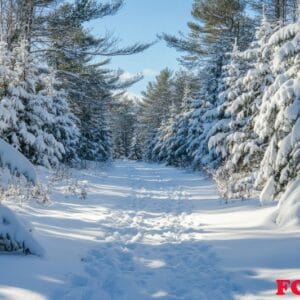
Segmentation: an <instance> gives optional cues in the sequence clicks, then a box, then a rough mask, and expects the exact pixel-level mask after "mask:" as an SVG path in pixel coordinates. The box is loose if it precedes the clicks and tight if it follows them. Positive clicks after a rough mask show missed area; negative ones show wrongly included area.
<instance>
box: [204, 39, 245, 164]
mask: <svg viewBox="0 0 300 300" xmlns="http://www.w3.org/2000/svg"><path fill="white" fill-rule="evenodd" d="M243 72H244V70H243V66H242V60H241V58H240V51H239V50H238V46H237V42H235V44H234V46H233V49H232V52H231V54H230V60H229V64H228V65H225V66H224V67H223V76H222V77H223V79H222V80H223V82H222V85H220V88H221V89H222V91H220V93H219V96H218V106H217V107H216V110H217V118H218V120H217V121H216V122H215V123H214V125H213V126H212V127H211V128H210V130H209V131H208V132H207V135H206V140H207V143H208V150H209V154H210V158H211V159H210V160H211V161H210V162H209V164H212V165H213V167H216V166H219V165H220V164H221V163H223V162H224V161H225V160H226V158H227V156H228V154H229V153H228V148H227V142H226V138H227V136H228V134H229V133H230V130H231V128H232V127H233V126H234V124H232V116H231V114H230V112H229V111H228V110H227V107H228V106H230V105H231V103H232V102H233V101H234V100H235V99H236V98H237V97H239V96H240V95H241V94H242V93H243V88H244V86H243V82H242V80H241V77H242V75H243Z"/></svg>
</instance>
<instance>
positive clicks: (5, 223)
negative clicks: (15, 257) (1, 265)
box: [0, 204, 43, 255]
mask: <svg viewBox="0 0 300 300" xmlns="http://www.w3.org/2000/svg"><path fill="white" fill-rule="evenodd" d="M25 228H26V227H25V226H24V225H23V224H22V223H21V222H20V221H19V220H18V219H17V218H16V216H15V215H14V213H13V212H12V211H11V210H10V209H9V208H7V207H5V206H3V205H1V204H0V251H3V250H4V251H23V252H24V253H25V254H36V255H42V254H43V249H42V248H41V247H40V246H39V245H38V244H37V243H36V241H35V240H34V238H33V237H32V234H31V233H30V231H31V230H30V229H25Z"/></svg>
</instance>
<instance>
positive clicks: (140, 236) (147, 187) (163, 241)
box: [58, 162, 233, 300]
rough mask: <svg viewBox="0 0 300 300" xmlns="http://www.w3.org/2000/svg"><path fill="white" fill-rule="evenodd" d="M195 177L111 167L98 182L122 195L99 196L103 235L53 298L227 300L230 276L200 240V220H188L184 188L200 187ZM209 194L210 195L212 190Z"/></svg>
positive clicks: (159, 170)
mask: <svg viewBox="0 0 300 300" xmlns="http://www.w3.org/2000/svg"><path fill="white" fill-rule="evenodd" d="M174 172H175V174H176V173H177V175H178V176H174ZM179 175H180V176H179ZM112 179H113V180H112ZM197 179H198V180H197ZM189 180H191V182H192V185H191V183H189ZM202 181H203V178H197V177H196V178H195V176H191V175H188V174H186V176H185V178H184V180H183V178H182V172H177V171H175V170H174V169H168V168H165V167H161V166H153V165H145V164H136V163H132V162H127V163H122V164H120V165H115V169H114V171H113V174H111V175H110V176H108V178H107V179H106V180H104V182H107V183H109V184H110V186H112V185H113V187H114V188H113V190H114V193H116V192H117V193H121V194H122V196H121V197H122V199H120V198H119V199H118V198H114V200H113V199H107V200H104V201H103V200H102V201H101V205H102V206H103V207H109V211H108V212H107V214H106V216H105V217H104V218H103V219H102V220H101V221H100V222H99V228H101V230H103V232H104V235H103V236H101V238H100V239H99V240H100V242H101V243H100V245H98V246H97V247H95V248H93V249H92V250H90V251H89V252H88V253H87V255H86V256H85V257H84V258H83V259H82V261H83V265H84V271H85V272H84V274H83V275H79V276H78V275H76V274H72V275H70V285H69V288H68V289H67V292H66V293H65V294H62V295H58V296H60V297H62V298H64V299H95V300H96V299H124V300H125V299H128V300H129V299H155V298H162V299H190V300H193V299H195V300H196V299H197V300H198V299H228V300H229V299H232V294H231V293H232V288H233V287H232V285H231V283H230V279H229V277H228V276H227V275H226V274H225V273H223V272H222V271H221V270H220V269H219V268H218V264H217V262H218V260H217V258H216V256H215V254H214V253H213V251H212V250H211V249H210V247H209V246H208V245H207V244H206V243H203V242H202V238H201V237H202V236H201V233H202V229H201V222H200V220H199V222H198V221H196V220H193V221H191V220H190V219H189V215H190V214H191V213H192V212H193V211H194V204H193V201H189V199H191V197H192V194H191V193H192V190H190V189H189V188H191V187H192V186H195V185H197V184H198V185H199V186H201V185H203V184H201V183H202ZM206 183H207V182H206ZM115 187H118V188H117V189H115ZM95 192H96V193H97V191H95ZM198 192H199V191H198ZM206 192H207V191H206ZM98 193H101V190H99V191H98ZM211 196H215V191H214V190H213V189H212V190H211ZM103 228H104V229H103Z"/></svg>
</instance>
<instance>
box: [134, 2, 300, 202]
mask: <svg viewBox="0 0 300 300" xmlns="http://www.w3.org/2000/svg"><path fill="white" fill-rule="evenodd" d="M299 11H300V3H299V1H298V2H297V1H295V0H294V1H292V0H291V1H289V0H286V1H284V0H267V1H266V0H265V1H254V0H253V1H250V0H249V1H243V0H240V1H238V0H234V1H233V0H230V1H227V0H209V1H208V0H195V1H194V4H193V7H192V16H193V21H192V22H189V23H188V27H189V32H188V34H187V35H183V34H180V35H179V36H172V35H168V34H163V35H162V36H161V38H163V39H164V40H165V41H166V42H167V43H168V45H169V46H171V47H174V48H176V49H177V50H178V51H181V52H182V53H183V55H182V56H181V57H180V58H179V59H180V61H181V63H182V65H183V66H184V67H185V71H182V72H179V73H177V74H172V73H171V72H170V71H169V70H163V71H162V72H161V73H160V75H159V76H157V78H156V80H155V82H152V83H150V84H149V85H148V88H147V91H146V92H145V93H144V94H143V100H142V102H141V105H139V108H138V125H137V126H136V128H135V134H134V142H133V145H132V153H131V155H132V157H133V158H137V159H147V160H150V161H155V162H165V163H167V164H169V165H173V166H179V167H186V166H187V167H192V168H194V169H205V170H207V171H208V172H210V173H211V174H212V175H213V176H214V178H215V179H216V181H217V183H218V186H219V189H220V191H221V192H222V194H223V196H225V197H227V198H235V197H238V198H240V197H242V198H243V197H253V196H257V195H258V193H259V194H260V197H261V200H262V201H263V202H268V201H272V200H274V199H278V197H279V196H280V195H281V194H282V193H283V192H284V191H285V190H286V188H287V186H288V185H289V184H290V183H292V182H293V181H294V180H295V179H297V177H298V178H299V173H300V47H299V45H300V22H299V20H298V19H299V17H300V15H299Z"/></svg>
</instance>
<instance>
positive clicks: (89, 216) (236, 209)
mask: <svg viewBox="0 0 300 300" xmlns="http://www.w3.org/2000/svg"><path fill="white" fill-rule="evenodd" d="M39 175H40V178H42V180H46V177H45V176H46V175H47V174H46V172H45V170H41V169H40V170H39ZM72 177H73V180H75V181H76V182H77V186H79V187H81V188H82V187H84V190H86V191H87V197H86V198H85V197H80V196H75V195H74V190H73V189H72V188H70V186H69V185H70V180H60V181H56V182H55V183H54V186H53V192H52V196H51V198H52V203H51V205H48V206H42V205H38V204H33V203H28V204H26V203H23V205H22V206H19V205H14V204H13V203H6V204H8V205H9V206H13V208H14V209H15V210H17V211H18V214H19V215H20V216H21V218H23V220H25V221H30V222H31V223H32V226H33V227H34V229H35V230H34V236H35V238H36V240H37V241H38V242H39V243H40V245H41V246H42V247H43V248H44V249H45V250H46V254H45V256H44V257H35V256H22V255H14V254H3V253H2V254H1V255H0V266H1V268H0V299H18V300H19V299H22V300H27V299H28V300H35V299H51V300H52V299H53V300H54V299H55V300H56V299H72V300H76V299H78V300H81V299H82V300H83V299H84V300H106V299H117V300H140V299H141V300H143V299H182V300H194V299H195V300H205V299H209V300H210V299H211V300H215V299H219V300H222V299H225V300H230V299H276V296H275V292H276V284H275V280H276V279H278V278H299V277H300V260H299V257H300V255H299V249H300V238H299V237H300V230H299V229H298V228H297V227H294V228H291V227H289V228H288V229H287V228H286V229H280V228H277V227H276V226H275V225H273V224H272V222H271V221H270V219H271V215H272V213H273V211H274V209H275V207H274V206H269V207H260V206H259V204H258V202H256V201H245V202H238V203H235V204H225V203H224V201H223V200H221V199H219V197H218V195H217V192H216V189H215V186H214V183H213V182H212V181H211V180H210V179H208V178H207V177H206V176H205V175H203V174H197V173H188V172H187V171H181V170H177V169H174V168H169V167H164V166H160V165H155V164H146V163H137V162H131V161H117V162H115V163H114V165H113V166H112V167H109V168H107V170H105V169H97V168H90V169H87V170H81V171H78V170H77V171H75V170H73V171H72ZM84 198H85V199H84ZM288 298H289V296H287V297H284V299H288Z"/></svg>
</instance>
